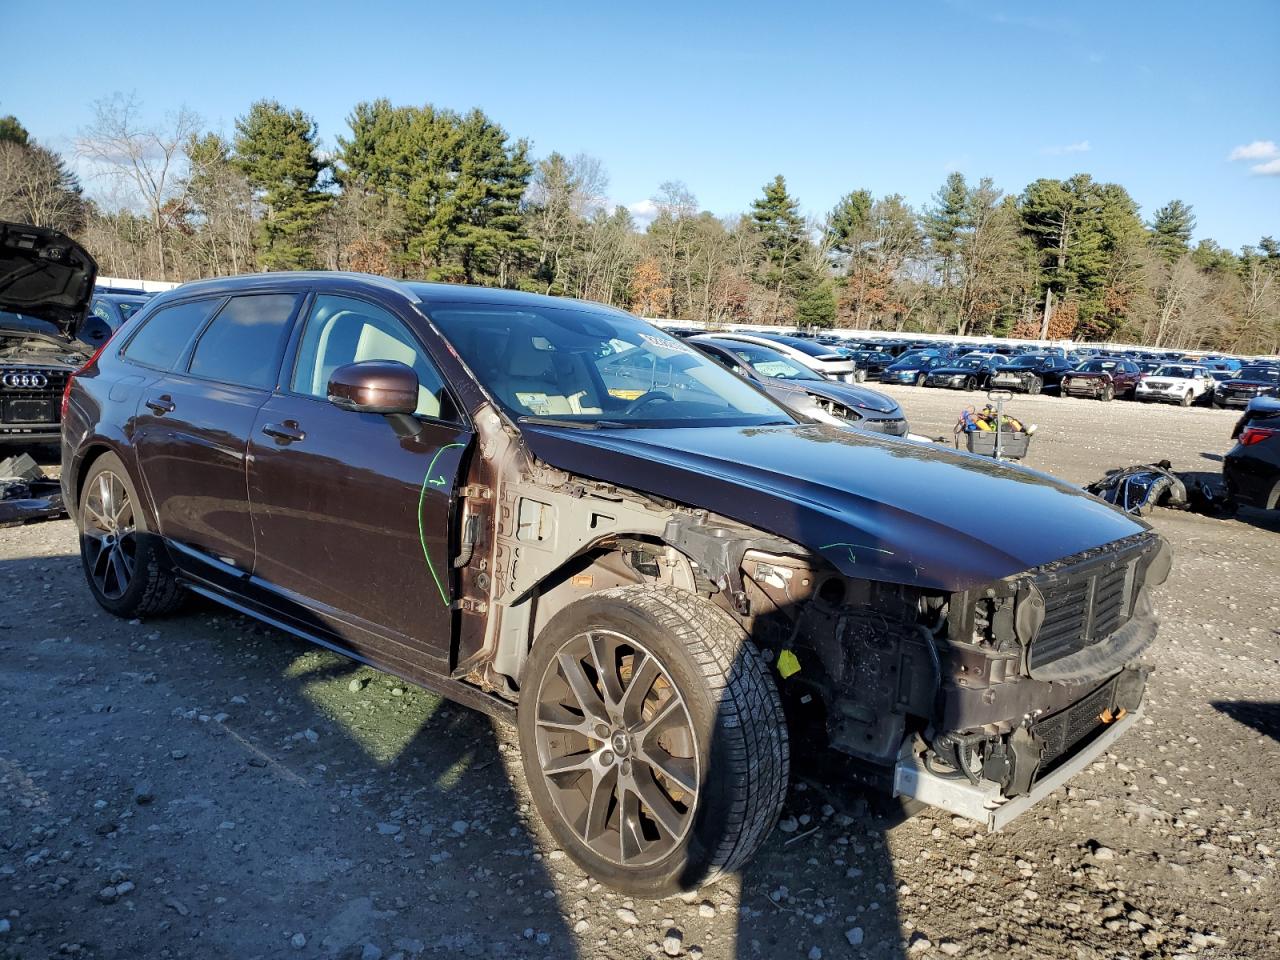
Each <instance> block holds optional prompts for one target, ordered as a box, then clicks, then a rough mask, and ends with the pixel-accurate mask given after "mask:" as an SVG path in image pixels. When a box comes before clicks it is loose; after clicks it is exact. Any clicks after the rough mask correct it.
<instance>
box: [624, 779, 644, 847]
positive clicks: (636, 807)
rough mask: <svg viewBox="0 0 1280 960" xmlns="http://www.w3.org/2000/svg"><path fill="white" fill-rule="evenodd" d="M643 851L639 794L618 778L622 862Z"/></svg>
mask: <svg viewBox="0 0 1280 960" xmlns="http://www.w3.org/2000/svg"><path fill="white" fill-rule="evenodd" d="M643 851H644V828H643V827H642V826H641V825H640V796H639V795H638V794H637V793H636V792H635V791H634V790H631V789H628V787H627V786H625V785H624V784H623V782H622V778H621V777H619V778H618V853H619V854H620V855H621V858H622V862H623V863H626V862H627V861H628V860H634V859H636V858H637V857H639V856H640V854H641V853H642V852H643Z"/></svg>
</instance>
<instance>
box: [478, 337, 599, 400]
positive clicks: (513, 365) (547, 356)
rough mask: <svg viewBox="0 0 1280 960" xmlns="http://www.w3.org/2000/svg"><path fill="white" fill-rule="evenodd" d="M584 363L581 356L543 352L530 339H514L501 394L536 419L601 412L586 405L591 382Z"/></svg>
mask: <svg viewBox="0 0 1280 960" xmlns="http://www.w3.org/2000/svg"><path fill="white" fill-rule="evenodd" d="M581 364H582V360H581V358H579V357H575V356H573V355H571V354H557V353H556V351H553V350H539V349H538V348H537V347H536V346H534V344H533V343H532V342H531V341H530V340H527V339H524V338H522V337H520V338H513V339H512V341H511V343H510V344H509V345H508V347H507V355H506V358H505V362H504V367H505V373H504V374H503V375H502V376H501V385H500V386H499V392H500V393H501V394H502V397H503V399H504V400H506V402H507V403H508V404H509V405H510V406H512V407H514V408H515V409H516V410H524V411H527V412H528V413H530V414H532V415H534V416H557V415H572V414H580V413H600V409H601V408H600V407H598V406H591V405H589V404H587V403H584V401H585V400H586V399H587V389H585V387H587V386H589V385H590V383H591V381H590V380H589V379H588V377H587V375H586V372H585V371H584V370H583V369H582V366H581Z"/></svg>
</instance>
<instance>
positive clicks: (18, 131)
mask: <svg viewBox="0 0 1280 960" xmlns="http://www.w3.org/2000/svg"><path fill="white" fill-rule="evenodd" d="M30 139H31V135H30V134H29V133H27V128H26V127H24V126H23V125H22V124H21V123H19V122H18V118H17V117H15V116H14V115H13V114H9V115H8V116H7V117H0V143H16V144H17V145H18V146H20V147H25V146H26V145H27V142H28V141H29V140H30Z"/></svg>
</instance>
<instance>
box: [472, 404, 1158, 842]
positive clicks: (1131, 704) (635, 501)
mask: <svg viewBox="0 0 1280 960" xmlns="http://www.w3.org/2000/svg"><path fill="white" fill-rule="evenodd" d="M481 419H482V421H483V418H481ZM485 433H487V434H488V436H486V437H485V438H484V446H483V447H482V449H484V450H485V452H486V453H487V454H488V456H485V457H482V459H481V461H480V463H479V466H480V472H479V473H477V472H473V473H472V474H471V481H472V482H471V483H469V484H468V485H467V487H465V488H464V496H465V497H466V499H465V501H464V508H463V512H464V516H463V517H462V529H463V530H464V531H472V534H471V535H468V536H466V537H464V540H465V543H464V544H463V546H464V547H465V564H464V566H465V567H467V568H470V570H471V572H470V573H469V572H468V570H467V569H464V570H463V577H462V582H463V584H464V594H465V593H471V594H476V596H474V598H468V597H466V596H465V595H464V598H463V599H462V600H461V601H460V604H459V607H460V609H461V610H462V611H463V627H462V633H461V637H462V644H461V649H460V652H459V656H458V660H457V666H458V670H457V672H456V673H455V677H456V678H457V679H465V680H470V681H471V682H476V683H479V685H481V686H482V687H484V688H485V689H488V690H490V691H492V692H495V693H497V694H498V695H500V696H508V697H512V698H514V697H515V696H516V695H517V693H518V686H519V678H520V671H521V666H522V663H523V660H524V657H525V654H526V652H527V650H528V648H529V645H530V644H531V643H532V642H534V640H535V638H536V636H537V633H538V630H539V629H540V628H541V626H542V625H544V624H545V623H546V622H547V621H548V620H549V619H550V617H551V616H553V615H554V614H555V613H556V612H557V611H558V610H560V609H562V608H563V607H564V606H565V605H567V604H568V603H571V602H572V601H573V600H575V599H578V598H579V597H581V596H583V595H585V594H587V593H590V592H592V591H594V590H599V589H605V588H609V587H613V586H618V585H624V584H627V583H637V582H658V581H662V582H668V583H671V584H672V585H674V586H678V587H681V588H683V589H687V590H691V591H693V592H696V593H698V594H701V595H703V596H704V597H706V598H707V599H709V600H710V601H711V602H713V603H715V604H717V605H719V606H721V607H723V608H724V609H725V610H727V611H728V612H729V613H730V614H731V615H732V616H733V617H734V618H735V619H736V620H737V621H738V622H739V623H740V624H741V625H742V627H743V629H744V630H745V631H746V633H747V635H748V636H749V637H750V638H751V640H752V641H753V643H754V644H755V646H756V647H757V648H758V649H759V650H760V651H761V655H762V656H764V657H766V658H767V659H768V661H769V662H770V663H771V664H772V665H773V667H774V673H775V680H776V682H777V683H778V687H779V690H780V692H781V693H782V696H783V702H784V704H785V706H786V709H787V716H788V723H789V725H790V726H791V728H792V730H793V731H799V730H803V731H804V735H803V736H802V737H798V738H797V739H800V740H802V741H803V742H804V743H806V744H809V745H813V746H815V747H819V748H822V747H825V748H829V749H833V750H835V751H838V752H840V753H842V754H845V755H847V756H848V757H851V758H853V759H854V760H855V761H858V766H859V767H865V768H866V770H867V776H866V778H865V779H866V782H867V783H870V784H874V785H877V786H880V787H882V788H883V789H885V790H892V791H895V792H897V793H905V794H907V795H910V796H921V799H926V801H927V802H931V803H934V804H936V805H939V806H943V807H945V808H947V809H950V810H952V811H953V812H957V813H961V814H963V815H966V816H972V817H975V818H977V819H982V820H987V821H988V822H989V825H993V826H994V825H995V824H994V822H993V821H992V820H991V818H990V817H988V816H986V814H985V813H984V810H986V809H988V808H991V807H993V806H1000V805H1003V804H1005V803H1006V802H1007V801H1010V800H1013V799H1014V798H1019V797H1024V798H1025V797H1028V796H1029V795H1030V794H1032V793H1033V791H1037V787H1038V786H1040V785H1041V784H1046V783H1049V782H1050V781H1051V779H1052V775H1053V774H1054V772H1055V771H1057V770H1059V769H1062V768H1064V767H1065V766H1066V765H1067V764H1068V763H1070V762H1072V761H1073V760H1074V759H1076V758H1079V757H1080V756H1082V755H1087V756H1088V757H1089V758H1091V757H1092V756H1093V755H1094V754H1095V753H1096V748H1095V749H1094V750H1090V749H1088V748H1089V745H1090V744H1096V743H1097V742H1099V741H1100V739H1101V738H1102V737H1103V735H1104V734H1107V733H1108V731H1112V732H1115V733H1118V732H1119V730H1120V729H1122V728H1124V727H1127V726H1128V725H1129V723H1131V722H1132V721H1133V719H1135V718H1136V716H1137V715H1138V713H1139V712H1140V709H1141V705H1142V699H1143V692H1144V688H1145V684H1146V677H1147V672H1148V670H1147V668H1146V667H1144V666H1143V665H1142V664H1141V662H1140V658H1141V654H1142V653H1143V651H1144V650H1145V649H1146V648H1147V647H1148V646H1149V645H1150V644H1151V642H1152V641H1153V640H1154V638H1155V634H1156V620H1155V616H1154V613H1153V609H1152V605H1151V600H1150V597H1149V593H1148V588H1149V587H1151V586H1156V585H1159V584H1160V583H1163V582H1164V580H1165V578H1166V577H1167V576H1168V573H1169V569H1170V565H1171V558H1170V551H1169V548H1168V546H1167V545H1166V544H1165V543H1164V541H1162V540H1161V539H1160V538H1159V537H1158V536H1156V535H1155V534H1154V533H1152V532H1150V531H1144V532H1142V533H1139V534H1136V535H1134V536H1130V537H1128V538H1125V539H1122V540H1117V541H1114V542H1112V543H1109V544H1106V545H1104V546H1101V547H1098V548H1095V549H1093V550H1090V551H1086V552H1085V553H1082V554H1079V555H1077V556H1072V557H1068V558H1064V559H1062V560H1058V561H1055V562H1053V563H1050V564H1045V565H1043V566H1041V567H1038V568H1035V569H1032V570H1028V571H1025V572H1024V573H1020V574H1018V575H1015V576H1010V577H1007V578H1004V579H1002V580H1000V581H998V582H995V583H991V584H988V585H985V586H983V587H980V588H972V589H968V590H962V591H958V592H943V591H938V590H930V589H925V588H921V587H916V586H911V585H904V584H901V583H895V582H882V581H877V580H874V579H870V578H868V579H855V578H851V577H848V576H846V575H845V574H844V573H842V572H841V571H838V570H836V569H835V568H834V567H833V566H832V564H831V563H830V562H828V560H827V559H825V558H823V557H820V556H817V555H816V554H814V553H813V552H812V551H810V550H808V549H806V548H805V547H802V546H799V545H797V544H795V543H792V542H790V541H788V540H786V539H783V538H779V537H775V536H771V535H768V534H765V533H762V532H761V531H759V530H756V529H752V528H751V527H747V526H744V525H742V524H741V523H738V522H736V521H733V520H729V519H727V518H723V517H720V516H717V515H715V514H711V513H709V512H707V511H704V510H697V509H690V508H686V507H682V506H680V505H677V504H673V503H670V502H664V501H661V500H657V499H654V498H650V497H646V496H644V495H642V494H637V493H636V492H634V491H630V490H626V489H623V488H619V487H615V486H611V485H607V484H601V483H598V482H596V481H592V480H589V479H585V478H582V477H579V476H575V475H573V474H570V473H567V472H563V471H560V470H556V469H553V468H548V467H546V466H545V465H544V464H541V463H539V462H538V461H536V460H534V459H533V458H531V457H529V456H528V453H527V451H525V450H524V449H523V448H522V446H521V445H520V444H519V443H511V442H510V441H511V440H512V439H514V438H510V437H507V436H504V435H503V431H501V430H495V431H492V432H489V431H483V430H482V434H485ZM504 448H505V449H504ZM507 478H510V479H507ZM477 481H479V482H477ZM472 517H475V519H474V520H472V519H471V518H472ZM490 518H492V520H493V526H491V525H490V522H489V521H490ZM490 529H492V530H493V531H494V541H495V542H493V543H485V542H482V541H480V542H478V541H477V540H476V539H475V538H474V532H475V531H487V530H490ZM481 536H482V537H483V534H481ZM476 571H478V572H476ZM467 587H469V588H470V589H466V588H467ZM481 590H483V591H484V592H485V594H487V595H486V596H480V595H478V594H479V593H480V591H481ZM468 613H474V614H486V613H487V614H488V615H487V616H476V617H475V618H472V617H468V616H467V615H466V614H468ZM482 621H484V627H483V628H484V631H485V635H484V636H483V637H482V636H480V635H479V631H480V629H482V623H481V622H482ZM469 625H470V626H471V628H472V629H471V630H469V629H468V627H469ZM961 788H963V789H964V790H969V791H970V792H971V793H973V794H974V795H973V796H968V797H964V798H961V799H954V800H953V798H952V796H951V795H952V794H955V793H956V791H957V789H961ZM1046 789H1047V788H1046ZM1040 792H1043V791H1038V792H1037V795H1039V793H1040Z"/></svg>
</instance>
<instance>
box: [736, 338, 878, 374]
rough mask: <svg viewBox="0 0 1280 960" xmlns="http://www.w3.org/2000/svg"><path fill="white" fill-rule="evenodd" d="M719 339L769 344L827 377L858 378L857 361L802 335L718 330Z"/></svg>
mask: <svg viewBox="0 0 1280 960" xmlns="http://www.w3.org/2000/svg"><path fill="white" fill-rule="evenodd" d="M716 337H717V338H718V339H720V340H737V341H739V342H741V343H754V344H755V345H756V346H758V347H770V348H772V349H774V350H777V351H778V352H779V353H781V354H783V355H784V356H785V357H786V358H787V359H788V360H792V361H794V362H796V363H799V364H801V365H803V366H805V367H808V368H809V369H810V370H812V371H814V372H815V373H820V374H822V376H824V377H826V378H827V379H828V380H843V381H844V382H845V383H853V382H854V381H855V380H858V379H866V376H865V372H864V375H863V376H862V377H861V378H859V377H858V376H857V364H855V363H854V362H853V361H852V360H850V359H849V358H848V357H846V356H845V355H844V354H843V353H840V352H838V351H837V350H836V348H835V347H832V346H830V345H829V344H825V343H819V342H818V341H817V340H807V339H805V338H804V337H788V336H785V335H783V334H772V333H767V334H754V333H717V334H716Z"/></svg>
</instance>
